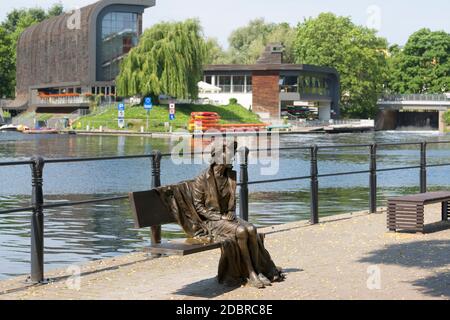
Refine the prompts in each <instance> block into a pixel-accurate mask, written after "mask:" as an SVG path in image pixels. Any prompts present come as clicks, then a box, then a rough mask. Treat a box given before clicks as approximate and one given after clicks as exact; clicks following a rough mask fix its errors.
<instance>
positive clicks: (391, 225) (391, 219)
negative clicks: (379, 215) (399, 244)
mask: <svg viewBox="0 0 450 320" xmlns="http://www.w3.org/2000/svg"><path fill="white" fill-rule="evenodd" d="M395 211H396V210H395V203H391V202H389V203H388V213H387V220H388V229H389V232H396V231H397V229H396V228H395V224H396V219H395Z"/></svg>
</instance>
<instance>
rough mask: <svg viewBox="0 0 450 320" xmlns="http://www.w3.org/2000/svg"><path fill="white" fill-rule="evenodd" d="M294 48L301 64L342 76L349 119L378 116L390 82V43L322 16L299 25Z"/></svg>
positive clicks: (363, 29) (328, 15)
mask: <svg viewBox="0 0 450 320" xmlns="http://www.w3.org/2000/svg"><path fill="white" fill-rule="evenodd" d="M294 46H295V57H296V61H297V63H303V64H315V65H319V66H328V67H333V68H335V69H337V71H338V72H339V73H340V75H341V106H342V112H343V114H344V115H345V116H349V117H374V116H375V114H376V112H377V109H376V102H377V99H378V97H379V95H380V94H381V93H382V91H383V84H384V83H385V79H386V78H387V61H386V55H387V41H386V40H385V39H384V38H380V37H377V35H376V31H375V30H372V29H369V28H366V27H362V26H357V25H355V24H353V23H352V21H351V20H350V18H347V17H338V16H335V15H334V14H332V13H322V14H320V15H319V16H318V17H317V18H315V19H307V20H305V21H304V22H303V23H300V24H299V25H298V28H297V36H296V40H295V45H294Z"/></svg>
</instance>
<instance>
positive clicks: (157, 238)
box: [151, 226, 161, 258]
mask: <svg viewBox="0 0 450 320" xmlns="http://www.w3.org/2000/svg"><path fill="white" fill-rule="evenodd" d="M151 230H152V232H151V240H152V245H154V244H160V243H161V226H153V227H152V228H151ZM151 256H152V257H154V258H159V257H161V255H160V254H151Z"/></svg>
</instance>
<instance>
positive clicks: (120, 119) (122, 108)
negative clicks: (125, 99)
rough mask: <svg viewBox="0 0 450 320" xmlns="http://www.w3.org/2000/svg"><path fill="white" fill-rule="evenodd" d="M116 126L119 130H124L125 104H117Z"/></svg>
mask: <svg viewBox="0 0 450 320" xmlns="http://www.w3.org/2000/svg"><path fill="white" fill-rule="evenodd" d="M117 109H118V117H117V125H118V127H119V128H120V129H123V128H125V104H124V103H119V105H118V107H117Z"/></svg>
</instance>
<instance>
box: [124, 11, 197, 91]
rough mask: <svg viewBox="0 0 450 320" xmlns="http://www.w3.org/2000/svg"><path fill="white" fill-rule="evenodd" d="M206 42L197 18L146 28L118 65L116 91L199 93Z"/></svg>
mask: <svg viewBox="0 0 450 320" xmlns="http://www.w3.org/2000/svg"><path fill="white" fill-rule="evenodd" d="M205 51H206V45H205V40H204V37H203V34H202V28H201V26H200V23H199V22H198V20H194V19H189V20H186V21H184V22H171V23H168V22H163V23H159V24H157V25H155V26H153V27H152V28H150V29H147V30H146V31H145V32H144V34H143V35H142V37H141V39H140V41H139V44H138V46H136V47H135V48H133V49H132V50H131V51H130V53H129V54H128V55H127V57H126V58H125V59H124V61H123V62H122V64H121V67H120V73H119V76H118V77H117V80H116V83H117V88H118V94H119V95H120V96H123V97H129V96H134V95H139V96H144V95H151V96H153V97H158V96H159V95H162V94H164V95H169V96H172V97H176V98H178V99H193V98H196V97H197V96H198V85H197V84H198V82H199V81H200V80H201V78H202V75H203V62H204V59H205Z"/></svg>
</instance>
